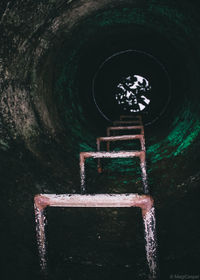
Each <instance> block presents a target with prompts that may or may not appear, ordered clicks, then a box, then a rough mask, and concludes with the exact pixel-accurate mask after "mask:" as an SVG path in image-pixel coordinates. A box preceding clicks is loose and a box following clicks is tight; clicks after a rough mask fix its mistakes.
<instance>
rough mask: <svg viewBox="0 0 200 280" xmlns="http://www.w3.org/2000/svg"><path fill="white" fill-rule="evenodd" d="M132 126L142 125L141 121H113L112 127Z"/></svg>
mask: <svg viewBox="0 0 200 280" xmlns="http://www.w3.org/2000/svg"><path fill="white" fill-rule="evenodd" d="M132 124H133V125H134V124H138V125H142V121H141V120H131V121H114V122H113V125H132Z"/></svg>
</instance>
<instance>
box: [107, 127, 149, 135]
mask: <svg viewBox="0 0 200 280" xmlns="http://www.w3.org/2000/svg"><path fill="white" fill-rule="evenodd" d="M120 130H140V131H141V134H143V135H144V126H143V125H134V126H110V127H108V128H107V136H110V133H111V131H120Z"/></svg>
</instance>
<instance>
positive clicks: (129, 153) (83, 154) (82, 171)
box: [80, 151, 149, 194]
mask: <svg viewBox="0 0 200 280" xmlns="http://www.w3.org/2000/svg"><path fill="white" fill-rule="evenodd" d="M145 156H146V153H145V151H120V152H81V153H80V177H81V191H82V193H85V191H86V186H85V160H86V159H87V158H134V157H139V158H140V168H141V173H142V181H143V189H144V193H145V194H148V193H149V189H148V184H147V172H146V160H145ZM97 168H98V169H101V165H100V166H98V167H97Z"/></svg>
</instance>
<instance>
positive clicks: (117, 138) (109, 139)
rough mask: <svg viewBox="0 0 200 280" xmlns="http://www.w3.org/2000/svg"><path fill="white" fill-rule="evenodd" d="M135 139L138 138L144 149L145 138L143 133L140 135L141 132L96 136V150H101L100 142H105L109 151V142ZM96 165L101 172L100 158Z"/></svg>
mask: <svg viewBox="0 0 200 280" xmlns="http://www.w3.org/2000/svg"><path fill="white" fill-rule="evenodd" d="M136 139H139V140H140V145H141V150H142V151H145V140H144V135H142V134H138V135H137V134H136V135H122V136H109V137H98V138H97V151H98V152H99V151H100V150H101V142H107V152H109V151H110V142H115V141H125V140H136ZM97 166H98V172H99V173H102V168H101V163H100V159H98V164H97Z"/></svg>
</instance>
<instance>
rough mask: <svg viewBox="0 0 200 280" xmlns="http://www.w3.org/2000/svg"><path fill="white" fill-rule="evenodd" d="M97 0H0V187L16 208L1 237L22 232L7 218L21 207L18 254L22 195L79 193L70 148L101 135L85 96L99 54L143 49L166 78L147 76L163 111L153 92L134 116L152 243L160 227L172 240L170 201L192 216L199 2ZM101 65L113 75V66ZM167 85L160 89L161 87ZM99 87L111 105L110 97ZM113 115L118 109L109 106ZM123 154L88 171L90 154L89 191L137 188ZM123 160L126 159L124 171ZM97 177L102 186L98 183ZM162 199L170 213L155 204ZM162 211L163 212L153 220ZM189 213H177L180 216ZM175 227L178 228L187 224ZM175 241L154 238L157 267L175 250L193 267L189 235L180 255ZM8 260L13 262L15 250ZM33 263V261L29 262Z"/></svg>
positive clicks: (199, 119) (199, 125) (26, 211)
mask: <svg viewBox="0 0 200 280" xmlns="http://www.w3.org/2000/svg"><path fill="white" fill-rule="evenodd" d="M99 2H100V3H94V1H87V0H85V1H68V2H63V1H59V2H57V1H46V2H45V1H38V2H34V3H33V2H32V1H26V2H24V4H23V5H22V3H21V4H20V3H18V2H15V3H14V2H12V1H11V2H8V3H7V2H5V3H4V1H3V2H2V8H1V15H2V17H1V30H2V36H1V40H2V44H1V55H2V58H1V65H0V81H1V100H0V107H1V114H0V115H1V122H0V126H1V127H0V128H1V130H0V132H1V139H0V144H1V152H2V171H1V172H2V185H3V186H5V188H4V189H3V190H2V197H3V198H4V200H5V201H9V203H10V206H11V209H15V210H16V211H15V215H14V218H13V219H12V220H11V222H10V227H11V229H12V231H11V232H12V233H11V234H10V238H11V239H12V240H18V239H20V236H21V231H20V229H18V230H16V227H18V225H19V224H22V221H20V218H21V217H24V224H22V227H21V228H22V229H24V231H25V232H26V230H27V232H28V234H27V236H29V237H27V239H25V240H24V241H23V242H25V245H24V243H23V242H22V243H20V244H23V245H24V246H23V254H22V256H21V259H20V261H21V262H20V261H19V262H20V265H21V263H23V261H24V259H25V257H24V256H28V255H29V251H31V250H32V251H34V249H31V248H29V245H27V244H33V243H34V242H33V240H34V237H33V233H32V226H30V221H31V219H32V216H31V211H30V210H32V197H33V195H34V194H36V193H38V192H45V193H55V192H56V193H66V192H69V193H71V192H72V193H75V192H80V182H79V152H80V151H90V150H93V151H94V150H96V144H95V143H96V137H97V136H102V135H105V129H106V127H107V126H108V125H109V124H110V122H109V121H108V120H106V119H105V118H103V116H102V115H101V114H100V113H99V110H98V109H97V107H96V106H95V102H94V98H93V92H92V89H93V88H92V82H93V79H94V76H95V73H97V71H98V69H99V67H100V66H101V65H102V63H103V62H104V61H105V60H106V59H108V58H109V57H111V56H113V55H114V54H116V53H118V52H121V51H126V50H130V49H131V50H136V51H137V52H143V53H148V54H149V55H151V56H152V57H154V58H155V59H156V60H157V61H159V63H161V65H163V67H164V69H165V71H166V73H167V75H168V77H169V84H167V90H166V84H165V81H164V82H163V81H162V79H159V81H157V82H155V87H156V86H157V90H156V93H155V96H156V95H159V98H158V100H163V99H165V100H166V101H165V102H164V104H166V106H164V107H166V108H165V110H164V111H162V110H161V112H160V111H159V110H157V108H158V107H159V106H160V101H158V102H156V100H157V98H155V103H154V104H155V107H154V108H152V111H150V112H149V115H148V114H144V116H143V117H144V120H145V123H147V124H148V123H149V125H147V126H146V127H145V138H146V147H147V170H148V177H149V185H150V189H151V193H152V195H154V197H155V201H156V205H157V208H158V222H159V225H160V228H161V230H160V232H159V238H160V241H161V244H163V243H162V242H163V240H165V238H166V236H168V237H169V240H170V242H172V240H173V238H174V233H175V232H176V231H175V230H177V232H180V229H179V228H178V225H179V226H180V228H181V226H182V223H181V222H180V223H178V225H177V226H176V223H175V220H173V221H172V223H170V219H169V216H170V215H171V214H172V213H173V210H174V212H175V213H178V214H177V219H178V217H179V218H180V221H181V219H183V217H182V216H181V214H180V210H178V209H183V208H184V207H185V205H186V206H187V207H186V208H187V209H193V210H192V211H191V215H193V214H194V212H196V213H197V212H198V211H196V210H194V209H196V208H192V207H193V206H192V205H195V201H196V200H195V197H197V196H196V193H197V188H198V185H199V166H198V162H199V159H200V153H199V132H200V115H199V95H198V90H199V44H200V41H199V37H198V36H199V35H198V34H199V32H198V31H199V18H198V9H199V8H198V6H197V4H196V3H195V2H194V3H188V2H187V1H176V3H171V2H168V1H112V0H109V1H99ZM137 64H139V60H138V61H137ZM143 65H144V67H145V63H143ZM140 66H141V65H140ZM136 71H137V70H136ZM144 71H147V70H146V69H145V70H144ZM156 71H157V70H155V69H152V68H151V69H150V68H149V69H148V71H147V72H146V73H147V74H148V75H149V77H150V79H151V77H152V76H156ZM133 74H137V73H133ZM147 74H146V75H147ZM110 75H111V77H112V75H114V76H115V72H114V71H113V73H111V74H110ZM114 76H113V77H114ZM155 87H154V88H155ZM169 95H170V98H165V96H169ZM162 96H163V99H162ZM103 98H105V99H106V100H105V102H107V104H106V106H107V108H108V110H109V108H111V109H110V110H111V111H112V110H113V104H112V99H111V98H110V99H109V98H108V99H107V98H106V96H104V97H103ZM107 100H108V101H107ZM109 100H110V101H109ZM115 117H117V113H116V114H113V118H115ZM8 162H9V164H8ZM19 162H20V164H19ZM130 164H132V162H130V161H127V162H124V161H118V162H117V163H111V164H110V165H109V164H108V166H107V168H108V173H106V174H105V176H104V175H103V176H102V177H98V176H97V175H96V173H95V172H96V166H95V163H94V162H91V163H89V166H90V170H88V176H87V177H88V185H89V186H91V187H90V188H89V190H90V191H91V192H93V193H94V192H125V191H126V192H132V191H138V190H139V191H141V189H140V187H141V186H140V185H141V178H140V175H139V170H137V169H136V167H135V166H133V168H132V169H131V168H128V167H127V166H130ZM119 166H120V171H119ZM133 170H136V177H135V178H134V179H133V178H132V172H133ZM180 170H181V171H180ZM107 180H109V186H107V185H106V184H107ZM97 181H99V183H98V184H96V182H97ZM94 184H96V188H95V189H94V188H92V186H93V185H94ZM102 185H103V186H106V187H104V188H103V189H102V188H101V186H102ZM27 186H29V187H27ZM194 193H195V195H194ZM20 194H23V195H20ZM187 197H190V198H191V200H190V201H188V198H187ZM24 198H25V201H24ZM180 200H183V201H184V203H185V204H184V203H183V205H180ZM173 201H174V202H173ZM176 204H177V205H178V206H176ZM2 207H3V208H4V207H6V206H4V204H2ZM169 207H171V209H172V210H171V212H172V213H171V212H170V211H168V210H166V209H168V208H169ZM10 211H11V210H10ZM182 213H186V212H184V211H183V212H182ZM189 213H190V211H189ZM9 214H10V215H11V212H9ZM165 216H166V217H168V218H167V219H166V220H167V222H166V224H165V225H163V222H162V219H163V217H165ZM12 217H13V214H12ZM190 217H191V216H190V215H189V214H188V217H187V221H189V220H190ZM195 217H196V216H195ZM174 219H175V218H174ZM13 220H15V222H13ZM192 221H194V218H193V219H192ZM173 223H174V224H173ZM172 224H173V226H174V228H175V230H174V231H172V232H170V233H169V232H168V230H167V226H169V227H170V226H171V225H172ZM190 228H192V232H193V236H194V240H197V231H196V230H195V228H193V226H192V224H190ZM181 230H183V232H184V235H183V236H186V235H187V234H188V232H187V231H184V229H182V228H181ZM166 231H167V234H166ZM170 234H171V235H170ZM174 240H175V241H176V242H177V243H175V241H174V242H172V243H171V244H169V243H167V244H166V245H161V268H162V270H163V275H164V274H167V273H168V272H167V271H168V268H169V267H170V269H171V270H172V271H176V269H175V268H174V267H173V265H172V263H173V262H174V260H176V261H175V263H176V265H177V267H181V264H182V263H185V262H186V259H187V256H190V257H191V260H193V261H191V263H192V262H193V264H194V266H192V264H191V265H190V266H189V268H188V269H189V270H192V269H196V266H195V264H196V262H197V260H198V258H197V257H195V256H196V253H194V247H195V246H194V242H192V241H191V242H189V243H188V244H189V245H188V246H186V245H185V247H184V250H185V251H186V252H187V253H188V255H187V256H186V255H184V252H183V251H184V250H183V249H180V247H181V244H182V243H183V242H184V240H185V239H184V238H183V239H177V238H175V239H174ZM186 243H187V242H186ZM176 244H178V245H177V246H176ZM171 245H173V246H174V247H175V249H174V250H171V251H170V249H168V248H167V247H169V248H171V247H173V246H171ZM13 248H14V249H13V250H14V253H13V256H17V255H18V248H17V247H16V246H14V247H13ZM27 248H29V249H27ZM31 254H32V253H31ZM34 254H36V253H35V252H34ZM176 254H177V255H176ZM177 256H178V257H177ZM26 259H27V262H28V261H29V259H28V258H26ZM166 263H167V264H166ZM12 264H13V266H14V267H17V265H16V264H14V260H12ZM34 265H35V267H37V261H35V263H34ZM36 270H37V269H36ZM20 271H21V273H22V271H23V273H22V275H27V274H26V273H28V271H26V270H24V267H23V265H21V266H20ZM171 273H173V272H171ZM168 274H169V273H168ZM168 274H167V275H168Z"/></svg>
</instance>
